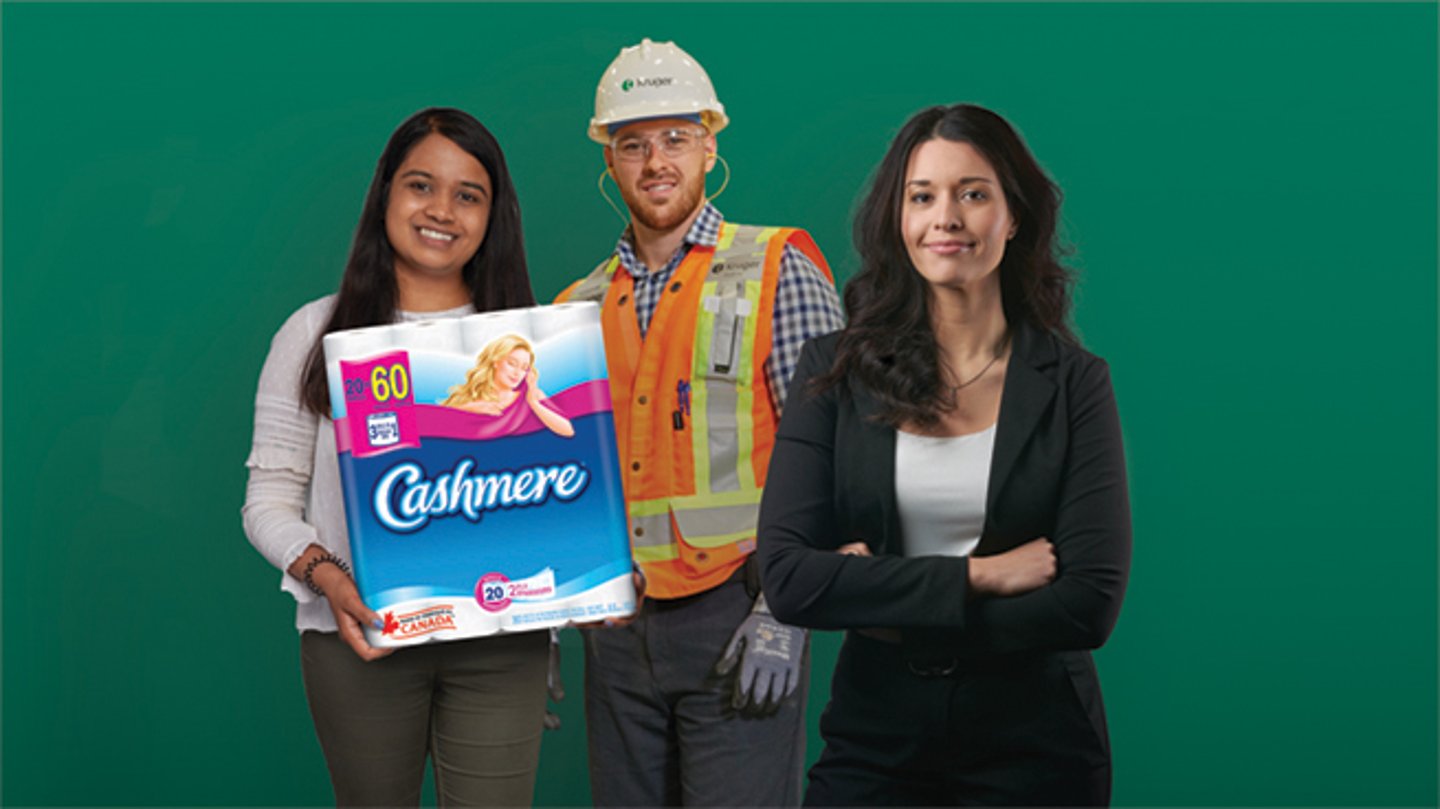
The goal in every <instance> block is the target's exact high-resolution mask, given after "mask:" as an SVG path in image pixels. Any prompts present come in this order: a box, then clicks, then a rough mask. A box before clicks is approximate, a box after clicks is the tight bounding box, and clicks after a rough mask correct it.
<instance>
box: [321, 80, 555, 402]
mask: <svg viewBox="0 0 1440 809" xmlns="http://www.w3.org/2000/svg"><path fill="white" fill-rule="evenodd" d="M431 134H436V135H443V136H444V137H446V138H448V139H449V140H450V141H451V142H453V143H454V144H455V145H456V146H459V147H460V148H461V149H464V150H465V151H466V152H469V153H470V155H471V156H473V157H474V158H475V159H476V160H479V161H480V164H481V165H482V166H484V167H485V171H486V172H488V173H489V174H490V184H491V190H492V192H493V196H492V198H491V206H490V222H489V225H488V226H487V228H486V231H485V239H484V241H482V242H481V243H480V249H479V250H477V251H475V255H474V256H472V257H471V258H470V260H469V261H468V262H466V264H465V267H464V269H463V270H462V271H461V277H462V278H463V279H464V281H465V285H466V286H467V287H469V289H470V299H471V301H472V302H473V303H474V304H475V309H476V311H480V312H484V311H487V310H491V309H512V308H515V307H521V306H534V305H535V293H534V291H533V290H532V289H531V288H530V272H529V269H528V268H527V266H526V264H525V240H524V236H523V234H522V232H521V230H520V200H519V199H518V198H517V196H516V194H515V184H514V182H513V181H511V179H510V170H509V169H507V168H506V166H505V155H504V153H503V152H501V151H500V144H499V143H498V142H497V141H496V140H495V136H494V135H491V134H490V130H488V129H486V128H485V125H484V124H482V123H480V122H479V121H477V120H475V118H474V117H472V116H471V115H470V114H469V113H466V112H462V111H461V110H457V109H452V108H450V107H430V108H429V109H423V110H421V111H419V112H417V113H415V114H414V115H412V116H410V117H409V118H407V119H405V122H404V123H402V124H400V126H399V127H398V128H397V129H396V130H395V132H394V134H392V135H391V136H390V140H389V142H388V143H386V144H385V151H383V152H381V153H380V160H379V161H378V162H377V163H376V164H375V176H374V177H373V178H371V180H370V190H369V192H367V193H366V194H365V205H364V207H363V208H361V210H360V222H359V224H357V225H356V226H355V239H354V241H352V242H351V244H350V258H349V259H348V260H347V261H346V262H345V274H344V276H343V277H341V279H340V294H339V296H338V297H337V298H336V301H335V310H334V312H333V313H332V314H331V315H330V322H329V323H328V324H326V326H325V331H324V332H323V333H322V334H321V335H320V336H319V337H317V338H316V340H315V345H313V346H311V348H310V357H309V359H308V360H307V362H306V368H305V373H304V375H303V376H302V377H301V379H300V401H301V402H303V403H304V405H305V407H307V408H309V409H310V410H312V411H314V412H315V413H320V414H325V413H328V412H329V411H330V387H329V385H327V384H326V380H325V352H324V350H323V349H322V347H321V345H322V343H321V341H322V340H323V339H324V335H326V334H329V333H330V332H334V331H342V330H344V329H355V328H360V327H361V326H375V325H379V324H381V323H390V322H392V321H393V320H394V319H395V310H396V307H397V305H398V303H399V290H398V288H397V287H396V282H395V251H394V249H393V248H392V247H391V245H390V237H389V236H387V235H386V233H385V209H386V208H387V207H388V206H389V204H390V183H391V182H392V181H393V180H394V179H395V172H396V171H398V170H399V168H400V164H401V163H404V162H405V158H406V156H407V155H409V154H410V150H411V149H414V148H415V144H417V143H419V142H420V141H421V140H424V139H425V137H426V136H427V135H431Z"/></svg>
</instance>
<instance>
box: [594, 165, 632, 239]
mask: <svg viewBox="0 0 1440 809" xmlns="http://www.w3.org/2000/svg"><path fill="white" fill-rule="evenodd" d="M608 176H610V169H609V168H605V169H602V170H601V171H600V179H599V180H597V181H596V183H595V187H596V188H598V189H600V196H602V197H604V198H605V201H606V202H608V203H610V207H611V208H613V209H614V210H615V215H616V216H618V217H620V222H621V224H624V225H629V224H630V217H628V216H626V215H625V213H624V212H623V211H621V210H620V206H619V205H616V204H615V200H613V199H610V195H609V194H608V193H606V191H605V178H606V177H608Z"/></svg>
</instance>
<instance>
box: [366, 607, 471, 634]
mask: <svg viewBox="0 0 1440 809" xmlns="http://www.w3.org/2000/svg"><path fill="white" fill-rule="evenodd" d="M454 628H455V609H454V607H453V605H451V604H435V605H434V606H430V607H425V608H424V609H419V610H415V611H414V612H404V613H401V614H400V615H396V614H395V613H394V611H393V610H392V611H390V612H387V613H385V626H384V627H382V628H381V630H380V634H382V635H386V636H388V637H392V638H396V639H404V638H418V637H420V636H421V635H429V634H430V633H432V632H439V631H441V630H444V629H454Z"/></svg>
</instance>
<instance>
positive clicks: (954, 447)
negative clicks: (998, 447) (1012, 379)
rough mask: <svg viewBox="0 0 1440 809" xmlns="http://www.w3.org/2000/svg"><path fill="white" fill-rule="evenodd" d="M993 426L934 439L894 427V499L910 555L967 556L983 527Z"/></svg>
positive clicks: (993, 437) (993, 438) (978, 542)
mask: <svg viewBox="0 0 1440 809" xmlns="http://www.w3.org/2000/svg"><path fill="white" fill-rule="evenodd" d="M994 449H995V425H993V424H992V425H990V427H989V428H988V429H985V430H981V431H980V432H978V433H970V434H969V435H956V436H945V437H941V438H936V437H932V436H926V435H915V434H913V433H907V432H904V431H901V430H897V431H896V432H895V501H896V504H897V506H898V507H899V513H900V532H901V535H902V536H904V538H905V555H906V556H968V555H970V552H971V551H973V550H975V546H976V545H978V544H980V533H981V531H982V530H983V529H984V527H985V495H986V493H987V492H988V491H989V488H990V456H991V454H992V453H993V451H994Z"/></svg>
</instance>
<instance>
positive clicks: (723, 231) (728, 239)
mask: <svg viewBox="0 0 1440 809" xmlns="http://www.w3.org/2000/svg"><path fill="white" fill-rule="evenodd" d="M738 232H740V226H739V225H732V224H730V223H729V222H722V223H720V237H719V238H718V239H716V240H715V252H717V253H718V252H720V251H721V250H729V249H730V244H731V243H732V242H734V241H735V234H736V233H738Z"/></svg>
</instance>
